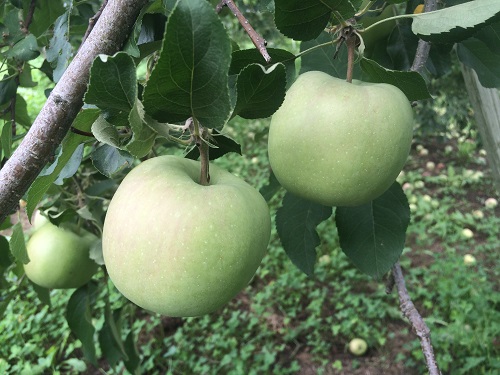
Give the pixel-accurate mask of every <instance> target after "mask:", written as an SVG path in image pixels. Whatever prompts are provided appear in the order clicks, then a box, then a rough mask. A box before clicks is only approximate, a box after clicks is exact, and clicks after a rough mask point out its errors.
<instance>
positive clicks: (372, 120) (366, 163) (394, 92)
mask: <svg viewBox="0 0 500 375" xmlns="http://www.w3.org/2000/svg"><path fill="white" fill-rule="evenodd" d="M412 134H413V110H412V108H411V105H410V103H409V102H408V100H407V98H406V96H405V95H404V94H403V92H402V91H400V90H399V89H398V88H396V87H395V86H392V85H388V84H381V83H364V82H360V81H353V83H348V82H346V81H344V80H341V79H338V78H334V77H332V76H330V75H328V74H326V73H323V72H318V71H310V72H307V73H304V74H302V75H300V76H299V77H298V78H297V80H296V81H295V82H294V83H293V85H292V86H291V87H290V89H289V90H288V92H287V94H286V97H285V100H284V102H283V104H282V105H281V107H280V108H279V109H278V111H277V112H276V113H275V114H274V115H273V117H272V119H271V125H270V129H269V145H268V152H269V162H270V164H271V167H272V169H273V172H274V174H275V175H276V178H277V179H278V181H279V182H280V184H281V185H282V186H283V187H284V188H285V189H286V190H288V191H289V192H291V193H293V194H295V195H297V196H300V197H302V198H304V199H308V200H310V201H313V202H316V203H320V204H323V205H325V206H358V205H362V204H364V203H367V202H370V201H372V200H373V199H375V198H377V197H378V196H380V195H381V194H382V193H383V192H384V191H385V190H387V189H388V188H389V187H390V186H391V184H392V183H393V182H394V181H395V179H396V177H397V176H398V174H399V172H400V171H401V169H402V168H403V166H404V164H405V162H406V159H407V157H408V154H409V152H410V145H411V140H412Z"/></svg>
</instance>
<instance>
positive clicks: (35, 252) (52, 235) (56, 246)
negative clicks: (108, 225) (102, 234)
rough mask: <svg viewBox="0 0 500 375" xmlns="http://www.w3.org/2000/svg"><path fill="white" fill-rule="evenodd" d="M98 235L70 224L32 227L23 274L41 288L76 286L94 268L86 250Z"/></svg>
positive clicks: (81, 283)
mask: <svg viewBox="0 0 500 375" xmlns="http://www.w3.org/2000/svg"><path fill="white" fill-rule="evenodd" d="M96 240H97V237H96V236H94V235H93V234H90V233H89V232H87V231H85V230H83V229H77V228H76V227H73V226H64V227H63V226H61V227H57V226H55V225H53V224H51V223H50V222H49V223H45V224H43V225H42V226H41V227H40V228H39V229H37V230H35V232H34V233H33V235H32V236H31V238H30V240H29V241H28V243H27V245H26V248H27V250H28V256H29V258H30V262H29V263H28V264H25V265H24V271H25V272H26V276H27V277H28V278H29V279H30V280H31V281H33V282H34V283H35V284H38V285H40V286H42V287H44V288H50V289H67V288H78V287H80V286H82V285H84V284H86V283H87V282H88V281H89V280H90V279H91V278H92V276H93V275H94V274H95V273H96V272H97V268H98V266H97V264H96V263H95V262H94V261H93V260H92V259H90V258H89V251H90V247H91V246H92V244H93V243H94V242H95V241H96Z"/></svg>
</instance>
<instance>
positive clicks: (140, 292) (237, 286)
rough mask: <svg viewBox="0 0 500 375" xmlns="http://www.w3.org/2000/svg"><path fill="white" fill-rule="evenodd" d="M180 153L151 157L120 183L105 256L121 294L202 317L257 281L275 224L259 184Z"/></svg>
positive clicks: (162, 310) (105, 231)
mask: <svg viewBox="0 0 500 375" xmlns="http://www.w3.org/2000/svg"><path fill="white" fill-rule="evenodd" d="M199 176H200V163H199V162H197V161H193V160H188V159H183V158H180V157H175V156H160V157H157V158H153V159H149V160H147V161H145V162H143V163H141V164H140V165H139V166H137V167H135V168H134V169H133V170H132V171H131V172H130V173H129V174H128V175H127V176H126V177H125V179H124V180H123V182H122V183H121V184H120V186H119V188H118V190H117V191H116V193H115V195H114V197H113V199H112V200H111V203H110V205H109V209H108V212H107V215H106V219H105V223H104V229H103V255H104V261H105V265H106V269H107V270H108V273H109V276H110V278H111V280H112V281H113V283H114V284H115V286H116V287H117V288H118V290H119V291H120V292H121V293H122V294H123V295H124V296H125V297H127V298H128V299H129V300H131V301H132V302H134V303H135V304H137V305H139V306H141V307H143V308H145V309H148V310H151V311H154V312H158V313H161V314H163V315H168V316H180V317H187V316H199V315H203V314H208V313H210V312H213V311H215V310H217V309H219V308H221V307H222V306H224V305H225V304H226V303H227V302H229V300H231V299H232V298H233V297H234V296H235V295H236V294H237V293H238V292H239V291H240V290H241V289H243V288H244V287H245V286H246V285H247V284H248V283H249V281H250V279H251V278H252V277H253V275H254V273H255V271H256V270H257V267H258V266H259V264H260V263H261V260H262V257H263V256H264V253H265V251H266V249H267V245H268V243H269V238H270V234H271V219H270V215H269V208H268V206H267V203H266V201H265V200H264V198H263V197H262V196H261V195H260V193H259V192H258V191H257V190H255V189H254V188H253V187H252V186H250V185H249V184H247V183H246V182H245V181H243V180H242V179H240V178H238V177H236V176H234V175H232V174H231V173H229V172H227V171H225V170H223V169H221V168H218V167H217V166H216V165H212V164H211V165H210V176H211V179H210V184H209V185H208V186H203V185H201V184H200V183H199Z"/></svg>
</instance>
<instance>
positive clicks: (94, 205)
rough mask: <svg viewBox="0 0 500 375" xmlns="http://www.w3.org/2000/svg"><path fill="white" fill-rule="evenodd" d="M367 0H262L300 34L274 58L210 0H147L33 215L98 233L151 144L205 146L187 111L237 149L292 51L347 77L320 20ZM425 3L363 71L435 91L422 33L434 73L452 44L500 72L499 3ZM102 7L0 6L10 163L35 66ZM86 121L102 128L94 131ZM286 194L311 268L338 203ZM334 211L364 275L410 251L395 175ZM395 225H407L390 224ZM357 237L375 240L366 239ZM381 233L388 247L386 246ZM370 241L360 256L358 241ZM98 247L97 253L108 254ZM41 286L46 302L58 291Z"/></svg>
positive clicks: (274, 99)
mask: <svg viewBox="0 0 500 375" xmlns="http://www.w3.org/2000/svg"><path fill="white" fill-rule="evenodd" d="M361 3H362V1H361V0H339V1H319V0H317V1H316V0H315V1H311V2H310V6H309V7H308V8H307V9H304V8H303V2H302V1H295V0H294V1H290V0H275V1H266V2H263V3H262V4H261V5H262V6H263V8H262V9H264V10H270V11H272V12H273V14H274V19H275V22H276V28H277V29H278V30H279V31H280V32H281V33H283V34H284V35H285V36H287V37H289V38H291V39H294V40H297V41H300V42H301V44H300V52H299V53H295V54H294V53H292V52H290V51H288V50H286V49H280V48H274V47H273V48H269V49H268V52H269V54H270V56H271V58H272V62H271V63H265V61H264V59H263V58H262V56H261V55H260V54H259V52H258V51H257V50H256V49H240V47H239V46H238V45H237V43H235V42H234V41H232V40H231V39H230V38H229V37H228V34H227V32H226V30H225V29H224V26H223V24H222V22H221V21H220V17H219V16H218V15H217V14H216V13H215V12H214V9H213V7H212V6H211V5H210V4H209V3H208V2H206V1H204V0H182V1H171V0H163V1H160V0H156V1H152V2H150V3H149V4H148V6H147V7H146V8H145V9H144V10H143V12H142V13H141V16H140V18H139V19H138V20H137V22H136V25H135V28H134V31H133V32H132V34H131V35H130V37H129V39H128V41H127V43H126V44H125V46H124V48H123V51H122V52H120V53H117V54H116V55H114V56H100V57H98V58H97V59H96V60H95V61H94V64H93V66H92V69H91V75H90V82H89V85H88V90H87V92H86V95H85V107H84V109H83V110H82V111H80V113H79V115H78V117H77V118H76V120H75V121H74V123H73V128H74V129H77V131H76V132H71V133H69V134H68V135H67V137H66V138H65V139H64V141H63V143H62V145H61V147H60V148H59V149H58V152H57V154H56V155H54V156H53V158H52V162H51V163H50V164H49V165H48V166H47V167H46V169H45V170H44V171H43V172H42V173H41V174H40V176H39V177H38V178H37V180H36V181H35V183H34V184H33V185H32V186H31V188H30V190H29V191H28V193H27V196H26V200H27V213H28V216H30V217H31V215H32V213H33V212H34V210H35V209H36V207H37V206H38V205H39V204H40V202H42V204H43V206H44V208H53V209H54V211H55V213H53V214H51V215H49V216H50V219H51V221H53V222H54V223H56V224H59V223H60V222H62V221H65V220H80V221H84V222H85V223H86V225H87V226H88V227H89V229H91V230H93V231H94V232H96V233H99V232H100V231H101V230H102V225H103V220H104V216H105V208H106V204H107V199H108V198H109V197H110V196H111V195H112V192H113V190H114V188H115V187H116V185H117V184H118V182H119V181H120V179H121V178H122V177H123V175H124V174H125V173H126V172H127V170H128V168H129V167H130V166H132V165H133V164H134V163H136V162H137V161H138V160H140V159H142V158H147V157H151V156H152V155H155V154H162V153H167V152H168V153H171V152H177V153H181V152H182V150H179V149H178V148H176V149H175V150H173V151H172V149H171V146H172V145H175V144H181V145H182V146H184V147H186V149H187V151H189V152H186V155H187V156H188V157H197V154H196V151H194V150H192V149H190V144H189V142H187V140H186V139H185V138H184V137H183V134H182V131H181V130H182V126H181V125H182V124H183V123H184V122H185V121H186V120H187V119H189V118H195V119H196V120H197V121H198V122H200V123H201V124H202V125H203V126H204V127H206V128H209V129H211V132H212V136H213V143H214V146H215V147H214V148H213V149H212V152H211V153H210V155H211V158H212V159H214V158H217V157H220V156H222V155H224V154H225V153H228V152H238V153H239V152H240V147H239V145H238V144H237V143H236V142H235V141H234V140H232V139H231V138H230V137H229V136H228V135H227V132H226V130H225V129H226V128H227V127H228V124H229V126H230V124H231V121H232V120H233V119H235V118H237V117H239V118H243V119H256V118H265V117H268V116H270V115H272V113H274V111H276V109H277V108H278V107H279V106H280V104H281V103H282V101H283V99H284V96H285V91H286V87H287V86H289V85H290V84H291V83H292V82H293V80H294V79H295V76H296V74H297V72H296V64H295V62H296V60H298V59H300V71H299V73H303V72H306V71H309V70H321V71H325V72H327V73H329V74H331V75H333V76H337V77H344V76H345V71H346V65H347V57H346V53H345V50H344V49H342V48H341V49H340V50H339V53H338V55H337V58H335V59H334V58H333V57H334V56H335V52H336V51H335V49H336V48H335V45H334V44H333V39H334V36H333V35H332V33H328V32H325V31H324V30H325V28H327V29H330V30H337V31H338V30H339V29H340V28H341V27H343V26H345V25H346V20H348V19H350V18H353V17H356V16H357V12H358V10H359V8H360V6H361ZM378 3H380V2H378ZM378 3H377V4H378ZM388 3H402V1H396V0H394V1H388ZM418 3H419V1H413V0H410V1H407V2H406V8H405V9H403V8H404V7H403V6H399V7H398V8H397V9H398V10H399V11H401V12H402V13H404V14H406V18H398V24H397V27H395V28H394V30H393V31H392V32H391V34H390V36H388V37H387V38H385V39H384V40H383V41H382V42H381V43H382V44H381V45H379V46H377V48H376V50H375V51H377V53H376V54H373V55H372V56H363V57H360V59H359V61H358V64H357V68H356V69H355V78H362V79H364V80H367V81H371V82H387V83H392V84H394V85H396V86H398V87H399V88H400V89H401V90H402V91H403V92H404V93H405V94H406V95H407V97H408V99H409V100H411V101H413V100H423V99H427V98H430V94H429V92H428V90H427V87H426V82H425V80H424V79H423V77H422V76H421V75H420V74H419V73H416V72H408V71H407V70H408V69H409V67H410V65H411V62H412V61H413V58H414V56H415V49H416V44H417V40H418V38H423V39H425V40H428V41H431V42H432V43H433V48H432V49H431V58H430V60H429V61H428V62H427V65H426V67H427V70H428V71H427V73H429V74H431V75H434V76H439V75H441V74H443V73H444V72H446V71H447V70H448V69H449V66H450V62H449V54H450V51H451V49H452V47H453V46H454V45H456V46H457V48H456V49H457V54H458V57H459V58H460V60H461V61H462V62H464V63H465V64H468V65H470V66H471V67H473V68H475V69H476V70H477V71H478V72H480V79H481V81H482V82H483V84H484V85H485V86H492V85H493V86H499V84H498V77H499V76H500V72H498V66H497V65H495V64H493V63H492V61H494V59H493V58H494V57H496V56H498V54H500V53H499V51H498V45H500V43H497V41H498V33H497V31H498V25H499V24H500V23H499V22H498V19H497V18H498V15H499V14H500V7H499V3H498V1H496V0H484V1H482V2H481V4H479V5H478V4H477V3H476V2H470V3H469V2H464V1H460V0H457V1H447V4H446V5H447V7H446V8H445V9H443V10H440V11H438V12H435V13H429V14H422V15H418V14H413V11H414V9H415V7H416V5H417V4H418ZM458 3H464V4H461V5H457V4H458ZM32 4H34V5H35V8H32V7H31V5H32ZM99 5H100V4H99V2H98V1H84V2H73V1H69V2H66V1H62V0H61V1H48V0H46V1H40V2H36V3H33V2H30V1H27V0H24V1H14V0H12V1H10V2H9V3H8V2H4V3H3V4H2V5H1V6H0V16H1V19H2V20H3V22H2V23H1V24H0V29H1V31H2V38H3V39H2V42H1V50H0V53H1V56H2V58H3V59H4V61H5V62H6V64H4V65H3V66H5V68H2V69H3V70H2V74H3V76H2V79H1V81H0V110H1V118H2V123H1V125H2V128H1V133H0V134H1V136H0V137H1V143H0V144H1V150H0V151H1V154H0V158H1V159H2V160H4V159H7V158H9V157H10V156H11V155H12V151H13V150H14V149H15V147H17V146H18V145H19V142H20V140H21V139H22V137H23V136H24V134H25V133H26V131H27V130H28V129H29V127H30V124H31V120H32V119H31V118H30V117H29V115H28V110H27V105H28V104H27V103H26V100H25V99H23V97H22V96H21V95H20V94H19V93H18V90H17V89H18V88H19V87H32V86H34V85H36V82H34V81H33V80H32V75H31V71H32V70H33V69H38V70H39V71H40V72H42V73H43V74H45V75H46V76H47V78H48V79H50V80H51V81H53V82H57V81H58V80H59V79H60V77H61V75H62V74H63V72H64V70H65V69H66V67H67V66H68V63H69V61H70V59H71V57H72V54H73V52H75V51H76V49H77V46H78V45H79V43H80V42H81V39H82V36H83V34H84V32H85V30H86V29H87V24H88V21H89V18H90V17H92V16H93V15H94V14H95V13H96V11H97V10H98V7H99ZM454 5H457V6H454ZM33 9H34V12H32V10H33ZM228 16H231V15H228ZM410 19H412V20H413V21H412V22H411V24H410ZM358 20H359V21H360V23H359V25H354V27H355V28H357V29H359V30H360V34H361V35H363V31H361V30H362V27H363V26H362V22H363V21H362V18H360V17H358ZM443 20H444V21H443ZM446 20H449V21H446ZM455 20H460V23H457V22H456V21H455ZM368 30H369V29H368V28H367V29H366V31H365V32H368ZM187 41H191V42H190V43H188V42H187ZM320 47H321V48H320ZM379 51H381V52H380V53H379ZM239 131H240V132H244V131H245V130H239ZM90 132H91V133H92V135H93V137H89V136H88V135H89V133H90ZM279 189H280V188H279V186H278V185H277V182H276V179H274V178H273V176H272V175H271V176H270V178H269V184H267V185H266V186H265V187H263V190H262V193H263V194H264V195H265V196H266V198H268V199H277V198H276V197H279V198H281V197H282V196H283V195H282V194H281V195H280V194H278V195H275V194H276V192H278V191H279ZM273 197H274V198H273ZM281 203H282V204H281V206H280V208H279V209H278V211H277V215H276V225H277V231H278V234H279V236H280V239H281V244H282V245H283V247H284V248H285V250H286V252H287V254H288V256H289V257H290V259H291V260H292V261H293V262H294V264H295V265H297V266H298V267H299V268H300V269H301V270H302V271H304V272H305V273H307V274H312V273H313V267H314V265H315V263H316V259H317V247H318V245H319V244H320V238H319V236H318V234H317V230H316V227H317V226H318V225H319V224H320V223H322V222H324V221H326V220H327V219H329V218H330V217H331V215H332V213H333V209H332V208H331V207H323V206H319V205H317V204H312V203H310V202H306V201H303V200H301V199H299V198H297V197H294V196H292V195H289V194H286V195H285V196H284V198H283V199H282V202H281ZM386 210H389V211H390V212H391V213H392V214H391V215H389V217H387V216H385V215H382V214H381V212H382V211H384V212H387V211H386ZM335 218H336V220H335V221H336V224H337V229H338V235H339V237H340V245H341V248H342V251H344V252H345V254H347V255H348V256H349V257H350V259H351V261H352V262H353V264H355V265H356V266H357V267H358V268H359V269H360V270H362V271H363V272H365V273H367V274H369V275H371V276H374V277H377V278H380V277H382V276H383V275H384V274H385V273H386V272H387V271H388V270H389V269H390V268H391V267H392V265H393V264H394V262H396V260H397V259H398V258H399V256H400V255H401V252H402V251H403V246H404V241H405V231H406V227H407V226H408V223H409V207H408V204H407V202H406V198H405V196H404V194H403V191H402V189H401V186H400V185H399V184H398V183H395V184H394V185H393V186H392V187H391V189H390V190H389V191H388V192H387V193H386V194H384V195H383V196H382V197H380V198H379V199H377V200H375V201H374V202H372V203H370V204H367V205H365V206H363V207H356V208H337V209H336V210H335ZM360 221H363V222H365V223H368V224H372V225H366V226H362V227H359V226H358V227H357V228H358V230H365V231H366V228H382V230H376V229H371V230H370V229H369V230H368V232H364V233H360V232H353V228H354V227H353V226H352V225H350V224H351V223H353V222H360ZM375 224H376V225H375ZM7 228H10V229H11V230H12V236H11V237H10V241H8V240H7V238H6V237H3V236H1V237H0V250H1V253H0V255H1V257H0V267H1V268H0V270H1V271H2V273H5V274H6V275H8V277H7V278H4V277H2V278H1V279H0V280H1V282H2V286H5V287H6V289H8V286H9V285H10V284H12V283H14V284H22V283H23V282H24V281H23V280H24V279H23V269H22V263H23V262H26V261H27V257H26V249H25V247H24V238H23V235H22V228H21V224H20V223H19V224H16V225H14V226H12V224H11V223H10V221H7V222H5V223H3V224H2V226H1V229H7ZM359 228H361V229H359ZM394 228H398V230H397V231H392V229H394ZM387 229H391V231H389V230H387ZM358 238H365V239H368V240H365V241H362V242H359V241H357V240H356V239H358ZM381 242H384V243H386V244H391V246H385V247H381V246H379V244H380V243H381ZM361 246H362V247H363V248H364V252H363V255H362V256H360V255H359V254H360V253H359V252H357V251H356V249H358V248H359V247H361ZM10 253H12V256H13V258H14V259H12V258H11V255H10ZM97 253H98V252H97ZM94 257H95V259H96V260H98V259H99V258H100V257H99V254H94ZM14 260H15V262H14ZM4 271H6V272H4ZM9 277H10V279H9ZM92 285H93V284H92ZM92 285H90V286H86V287H84V288H81V289H78V290H76V291H75V292H74V294H73V295H72V296H71V299H70V303H69V304H68V313H67V317H68V321H69V324H70V327H71V328H72V330H73V332H74V333H75V334H76V336H77V337H78V338H79V339H80V340H81V342H82V344H83V346H82V350H83V352H84V354H85V355H86V357H87V358H88V359H89V360H90V361H91V362H92V363H94V364H95V363H97V354H96V353H97V352H96V347H95V343H94V342H93V333H94V330H95V326H94V325H93V323H92V319H91V313H92V309H91V306H92V304H93V303H92V302H93V301H94V299H95V298H96V295H97V294H98V293H99V289H96V287H95V286H92ZM37 291H38V295H39V297H40V298H41V299H42V300H44V301H46V302H48V296H49V293H48V292H47V291H43V290H40V289H37ZM15 293H16V292H15V289H13V290H10V291H9V292H8V293H7V294H6V296H7V297H6V298H5V300H3V301H0V303H1V304H0V311H2V310H4V309H6V308H7V306H8V304H9V302H10V301H11V300H12V299H13V298H14V297H15ZM104 314H105V316H106V320H105V324H104V326H102V327H101V328H100V330H99V331H100V334H101V335H103V336H105V338H103V339H102V340H101V342H100V344H101V348H102V355H103V356H104V357H106V359H107V360H108V361H109V362H110V363H111V364H115V363H117V362H118V361H119V360H120V359H123V360H124V362H125V364H126V365H127V367H128V368H129V370H130V371H133V370H134V369H136V368H137V366H138V363H137V361H135V360H134V358H135V357H134V353H135V352H134V348H133V345H131V343H132V341H133V338H132V336H129V333H128V332H131V331H130V329H129V328H127V329H125V330H124V331H123V333H122V332H121V331H120V329H119V325H120V324H119V322H120V321H121V315H120V314H121V313H120V310H117V309H115V310H114V311H113V310H112V309H111V307H110V306H109V305H106V307H105V312H104ZM264 362H265V361H264ZM266 363H267V362H266Z"/></svg>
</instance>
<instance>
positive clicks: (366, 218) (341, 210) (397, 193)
mask: <svg viewBox="0 0 500 375" xmlns="http://www.w3.org/2000/svg"><path fill="white" fill-rule="evenodd" d="M335 222H336V224H337V229H338V233H339V239H340V246H341V248H342V251H343V252H344V253H345V254H346V255H347V256H348V257H349V259H350V260H351V261H352V262H353V263H354V265H355V266H356V267H357V268H359V269H360V270H361V271H362V272H364V273H366V274H367V275H370V276H372V277H374V278H376V279H380V278H381V277H382V276H383V275H384V274H385V273H386V272H387V271H389V270H390V269H391V267H392V266H393V265H394V263H396V262H397V260H398V259H399V256H400V255H401V253H402V251H403V248H404V243H405V238H406V228H407V227H408V224H409V223H410V209H409V207H408V200H407V199H406V195H405V194H404V192H403V189H402V188H401V186H400V185H399V184H398V183H397V182H394V184H392V186H391V187H390V188H389V189H388V190H387V191H386V192H385V193H384V194H382V195H381V196H380V197H378V198H377V199H375V200H374V201H372V202H370V203H367V204H364V205H362V206H358V207H337V210H336V214H335Z"/></svg>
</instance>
